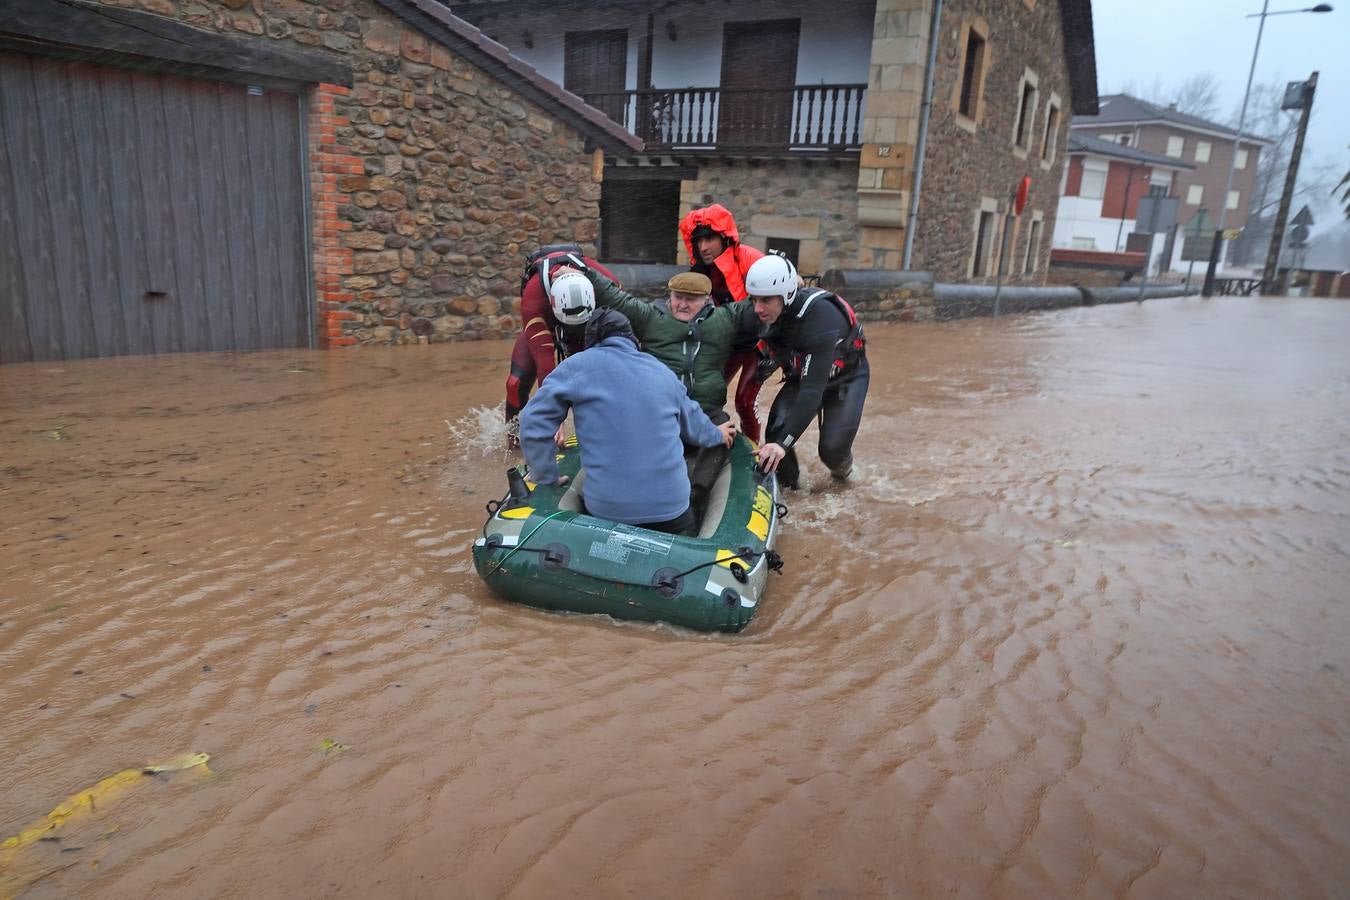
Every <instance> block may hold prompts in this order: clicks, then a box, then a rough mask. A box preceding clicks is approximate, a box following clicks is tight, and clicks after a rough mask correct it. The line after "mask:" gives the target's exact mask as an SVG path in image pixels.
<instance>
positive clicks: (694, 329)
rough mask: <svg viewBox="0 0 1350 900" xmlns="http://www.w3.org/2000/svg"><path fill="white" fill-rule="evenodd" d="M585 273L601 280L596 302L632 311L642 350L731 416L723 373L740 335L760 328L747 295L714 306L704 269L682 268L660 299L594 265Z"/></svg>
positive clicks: (714, 414) (721, 415) (712, 412)
mask: <svg viewBox="0 0 1350 900" xmlns="http://www.w3.org/2000/svg"><path fill="white" fill-rule="evenodd" d="M558 271H560V270H558ZM585 275H586V277H587V278H588V279H590V281H591V284H593V285H595V300H596V303H598V304H599V305H601V306H608V307H610V308H611V309H617V310H618V311H619V312H621V313H623V314H624V315H625V316H627V317H628V321H629V322H631V323H632V324H633V333H634V334H636V335H637V338H638V340H639V341H641V342H642V349H643V350H645V351H647V352H648V353H650V354H651V355H652V356H655V357H656V358H657V359H659V360H661V362H663V363H665V364H666V366H667V367H669V369H670V370H671V371H672V372H674V373H675V375H676V376H677V377H678V378H679V379H680V382H681V383H682V384H683V385H684V387H685V390H687V391H688V392H689V396H690V397H692V398H693V399H694V400H695V401H696V402H697V403H698V404H699V406H701V407H703V411H704V412H706V413H707V414H708V415H709V417H711V418H712V420H713V421H714V422H719V423H720V422H722V421H725V420H726V418H727V415H726V412H725V411H723V409H722V407H724V406H725V405H726V402H727V379H726V376H725V374H723V372H724V368H725V366H726V362H727V357H728V356H729V355H731V348H732V345H733V344H734V343H735V341H736V337H737V335H738V334H739V335H742V336H744V335H750V334H757V333H758V332H759V326H760V322H759V319H758V318H757V317H756V316H755V306H754V304H753V303H752V302H750V301H749V300H742V301H740V302H738V303H728V304H726V305H725V306H713V305H712V298H711V297H710V294H711V293H712V281H710V280H709V278H708V276H707V275H703V274H700V273H698V272H681V273H679V274H678V275H676V276H675V277H674V278H672V279H670V281H669V282H667V284H666V287H667V289H668V290H669V292H670V293H669V296H667V297H666V298H665V299H663V300H657V301H655V302H648V301H646V300H641V299H639V298H637V297H634V296H633V295H632V294H629V293H626V292H625V291H623V290H621V289H620V288H619V287H618V285H616V284H615V283H614V282H613V281H610V280H609V279H608V278H606V277H605V276H604V275H602V274H600V273H599V272H597V271H596V270H594V269H586V270H585Z"/></svg>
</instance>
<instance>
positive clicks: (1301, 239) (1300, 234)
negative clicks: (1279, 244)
mask: <svg viewBox="0 0 1350 900" xmlns="http://www.w3.org/2000/svg"><path fill="white" fill-rule="evenodd" d="M1289 243H1290V244H1291V245H1293V246H1295V247H1302V246H1303V245H1304V244H1306V243H1308V226H1307V225H1295V226H1294V227H1293V228H1291V229H1289Z"/></svg>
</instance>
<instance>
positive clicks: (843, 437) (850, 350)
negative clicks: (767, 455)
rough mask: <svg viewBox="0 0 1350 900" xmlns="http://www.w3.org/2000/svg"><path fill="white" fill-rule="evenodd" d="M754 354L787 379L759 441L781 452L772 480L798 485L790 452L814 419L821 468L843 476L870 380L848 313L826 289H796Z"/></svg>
mask: <svg viewBox="0 0 1350 900" xmlns="http://www.w3.org/2000/svg"><path fill="white" fill-rule="evenodd" d="M759 348H760V353H761V354H762V355H763V356H764V357H765V358H766V363H767V365H769V366H771V365H774V364H776V365H778V366H781V367H782V368H783V374H784V376H785V378H786V383H785V384H784V385H783V389H782V390H781V391H780V392H779V394H778V397H777V398H776V399H775V400H774V401H773V407H772V408H771V409H770V410H769V421H768V426H767V428H766V429H765V434H764V441H765V443H774V444H779V445H780V446H782V447H783V449H784V450H786V451H787V456H785V457H784V458H783V460H782V462H780V463H779V464H778V482H779V483H780V484H782V485H783V486H784V487H794V488H795V487H796V486H797V480H798V466H797V453H796V450H795V449H794V448H795V446H796V444H797V442H798V441H800V440H801V437H802V433H803V432H805V431H806V429H807V428H808V427H809V426H810V424H811V420H812V419H814V418H817V417H819V419H820V445H819V449H820V460H821V462H823V463H825V465H827V466H829V468H830V471H831V472H832V473H833V474H835V475H836V476H837V477H845V476H847V475H848V473H849V471H850V470H851V469H852V467H853V439H854V437H856V436H857V434H858V426H859V424H860V423H861V422H862V411H863V402H864V401H865V400H866V399H867V384H868V381H869V377H870V376H869V372H868V367H867V351H866V347H865V342H864V338H863V333H862V325H860V324H859V323H858V321H857V319H856V317H855V316H854V314H853V310H852V309H851V308H850V307H849V306H848V304H847V303H845V302H844V300H843V299H842V298H840V297H838V296H836V295H834V294H831V293H830V292H829V291H823V290H820V289H817V288H802V289H800V290H799V292H798V294H797V297H796V299H795V301H794V302H793V303H792V305H791V306H788V307H786V308H784V310H783V314H782V315H781V316H779V317H778V321H776V322H774V323H773V325H771V326H769V328H768V330H767V331H766V332H765V333H764V334H763V335H762V337H761V338H760V344H759ZM770 371H771V370H770ZM767 374H768V372H767V371H766V372H765V375H766V376H767Z"/></svg>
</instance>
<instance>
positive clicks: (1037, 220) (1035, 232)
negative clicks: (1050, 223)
mask: <svg viewBox="0 0 1350 900" xmlns="http://www.w3.org/2000/svg"><path fill="white" fill-rule="evenodd" d="M1044 225H1045V223H1044V222H1042V221H1041V214H1040V213H1038V212H1033V213H1032V214H1031V228H1030V229H1029V230H1028V231H1027V252H1026V255H1025V256H1023V257H1022V274H1023V275H1030V274H1032V273H1034V272H1035V271H1036V268H1037V266H1039V265H1040V262H1041V230H1042V228H1043V227H1044Z"/></svg>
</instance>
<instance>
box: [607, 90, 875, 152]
mask: <svg viewBox="0 0 1350 900" xmlns="http://www.w3.org/2000/svg"><path fill="white" fill-rule="evenodd" d="M866 93H867V85H865V84H814V85H798V86H797V87H793V88H786V89H769V90H753V89H729V88H726V89H724V88H653V89H651V90H644V91H618V92H614V93H605V94H583V95H582V99H584V100H585V101H586V102H587V103H589V104H591V105H592V106H594V107H596V108H597V109H601V110H604V112H605V113H606V115H608V116H609V117H610V118H611V119H613V120H614V121H616V122H619V123H621V124H622V125H623V126H624V127H625V128H627V129H628V130H629V131H631V132H633V133H634V134H636V135H637V136H638V137H640V138H642V139H643V140H644V141H646V142H647V150H648V152H651V151H663V150H681V151H717V152H719V153H726V152H733V153H745V152H765V151H785V150H802V151H822V150H824V151H829V150H832V151H851V150H857V149H858V148H860V147H861V146H862V118H863V102H864V99H865V97H866Z"/></svg>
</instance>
